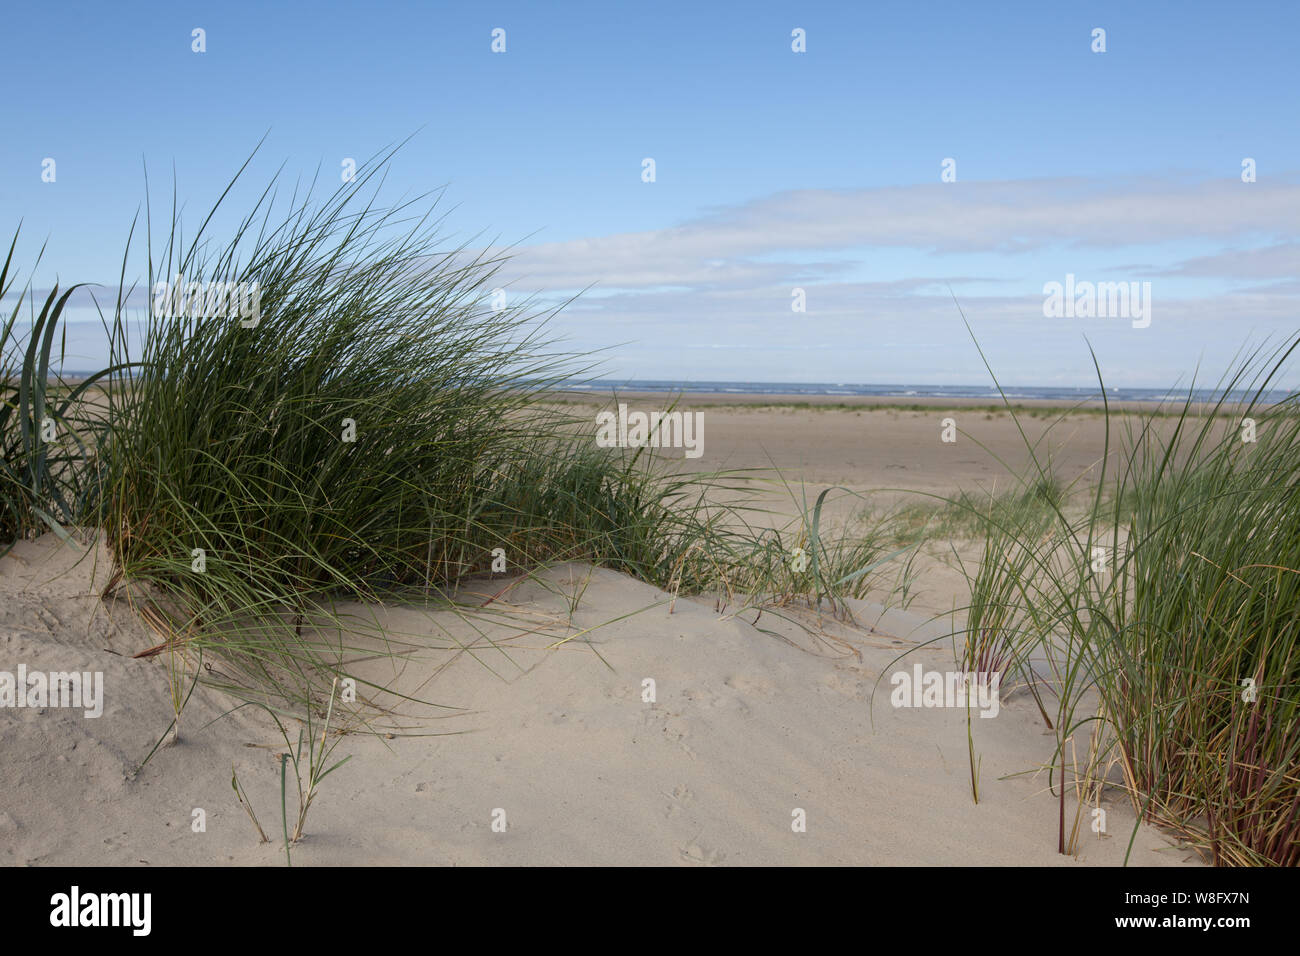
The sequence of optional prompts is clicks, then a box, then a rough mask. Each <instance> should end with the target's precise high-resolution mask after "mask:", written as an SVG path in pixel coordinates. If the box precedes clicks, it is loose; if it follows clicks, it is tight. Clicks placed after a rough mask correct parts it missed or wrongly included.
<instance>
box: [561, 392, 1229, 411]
mask: <svg viewBox="0 0 1300 956" xmlns="http://www.w3.org/2000/svg"><path fill="white" fill-rule="evenodd" d="M547 394H548V396H549V397H550V399H551V400H552V401H555V402H559V403H563V404H570V405H605V404H607V403H608V402H611V401H613V399H614V397H615V396H616V395H617V397H618V399H619V400H620V401H627V402H639V403H642V404H654V403H658V404H660V405H662V404H664V400H665V399H672V398H678V405H679V406H682V407H686V406H700V405H704V406H712V407H726V406H735V407H751V408H763V407H766V408H810V409H816V410H819V411H833V410H835V409H862V408H888V409H894V410H897V411H933V410H935V409H945V408H952V409H966V410H973V411H989V412H993V411H1000V412H1005V411H1007V410H1008V408H1010V409H1015V410H1019V409H1058V410H1061V411H1071V410H1073V411H1078V412H1082V413H1096V414H1100V413H1102V412H1104V411H1105V410H1106V408H1107V407H1109V408H1110V410H1111V411H1118V412H1146V413H1148V414H1149V413H1152V412H1156V413H1162V412H1167V413H1174V412H1181V410H1182V407H1183V403H1182V401H1172V400H1170V401H1166V402H1164V403H1161V402H1158V401H1155V400H1132V399H1130V400H1127V401H1125V400H1111V401H1109V402H1108V403H1107V402H1103V401H1102V400H1101V399H1088V400H1080V399H1075V400H1069V399H1064V398H1014V399H1008V400H1007V402H1006V403H1003V402H1002V401H1000V400H998V399H997V398H992V399H989V398H976V397H961V396H951V397H945V396H929V395H807V394H777V393H757V392H754V393H736V392H680V393H675V392H670V391H658V390H656V391H637V390H632V389H628V390H623V389H619V390H618V391H614V390H613V389H595V388H592V389H584V390H582V391H578V390H569V389H564V390H556V391H552V392H549V393H547ZM1162 404H1163V408H1162ZM1213 404H1214V403H1212V402H1193V403H1192V405H1191V409H1190V411H1191V413H1192V414H1195V415H1203V414H1206V413H1208V412H1209V411H1210V410H1211V408H1212V407H1213ZM1244 404H1245V403H1242V402H1233V403H1225V404H1224V405H1223V407H1222V409H1221V411H1222V412H1223V413H1224V414H1231V413H1232V412H1234V411H1236V410H1237V409H1239V408H1241V407H1244Z"/></svg>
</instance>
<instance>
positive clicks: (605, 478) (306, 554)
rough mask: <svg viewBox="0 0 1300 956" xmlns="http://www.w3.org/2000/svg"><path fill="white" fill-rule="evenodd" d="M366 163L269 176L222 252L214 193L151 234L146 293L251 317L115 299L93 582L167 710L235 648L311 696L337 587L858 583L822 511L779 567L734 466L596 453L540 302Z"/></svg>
mask: <svg viewBox="0 0 1300 956" xmlns="http://www.w3.org/2000/svg"><path fill="white" fill-rule="evenodd" d="M383 168H384V162H379V163H375V164H372V165H370V166H368V167H366V168H365V169H363V170H362V171H361V172H360V174H359V175H358V177H357V178H356V180H355V181H354V182H351V183H348V184H345V185H344V186H342V187H341V188H340V189H339V190H337V191H336V192H334V193H333V194H332V195H330V196H329V197H328V198H326V199H324V200H323V201H317V200H315V199H314V198H313V197H312V195H311V194H310V191H309V192H308V194H307V195H306V196H304V197H298V196H297V195H295V198H294V199H293V200H292V201H291V202H290V204H289V206H288V208H287V210H285V211H281V212H278V213H277V212H276V211H275V209H276V206H275V202H274V198H273V195H274V193H273V189H272V188H268V189H267V190H266V192H265V193H264V194H263V196H262V199H261V200H260V201H259V202H258V203H257V205H256V206H255V207H254V209H253V211H252V212H251V213H250V214H249V215H247V216H246V217H244V218H243V219H242V221H241V222H240V224H239V225H238V227H237V228H236V229H235V230H234V233H233V235H232V237H231V238H230V239H229V241H227V242H224V243H222V244H219V245H216V244H213V243H212V242H210V241H209V240H208V238H207V236H206V232H205V230H206V229H207V228H208V227H209V224H210V223H212V222H213V221H215V220H216V218H217V216H218V209H219V207H220V203H218V209H214V210H213V211H212V212H211V213H209V214H208V216H207V218H206V219H205V220H204V222H203V226H202V227H201V228H200V229H199V230H198V232H197V233H196V234H194V235H192V236H191V237H190V238H189V239H188V241H182V238H181V237H182V230H181V225H180V221H179V213H178V212H175V211H174V212H173V213H172V217H171V223H170V228H169V229H168V230H167V231H166V233H165V234H164V236H163V239H162V241H161V244H158V245H153V244H152V243H153V236H152V228H151V229H150V237H149V242H150V243H151V245H150V247H149V248H148V270H147V279H148V286H149V289H150V290H151V291H153V290H155V288H156V284H158V283H166V282H171V281H173V280H174V279H175V277H176V276H178V275H179V276H181V277H183V281H184V282H185V283H196V284H198V285H199V286H205V287H206V286H211V285H212V284H215V283H219V284H220V286H221V287H222V288H231V289H240V290H243V292H244V298H245V301H246V303H247V304H248V305H250V306H251V305H252V304H253V303H256V305H257V308H255V309H246V310H244V311H239V310H236V309H234V308H233V307H229V308H226V309H225V310H224V311H222V310H220V309H219V310H217V313H216V314H210V312H209V311H207V310H191V309H187V308H184V307H182V308H179V309H178V308H175V307H172V308H168V309H166V310H164V311H163V313H162V314H156V313H155V312H154V311H152V310H151V311H150V312H149V314H148V315H147V316H146V317H145V318H144V320H143V329H142V335H140V336H139V338H140V339H141V340H142V341H143V346H142V347H141V349H140V351H139V354H131V352H130V349H129V348H128V347H127V343H129V342H131V341H132V340H133V339H134V338H136V336H133V335H131V334H129V331H128V330H129V329H130V327H131V324H132V322H134V321H137V320H136V319H134V318H133V317H132V315H131V314H129V313H128V311H127V309H126V307H125V304H124V303H125V301H126V296H127V290H123V292H122V294H121V295H120V296H119V299H118V302H117V305H116V309H115V311H114V314H113V317H112V320H111V325H110V327H111V328H112V330H113V332H114V334H113V343H114V344H113V349H114V364H115V371H114V373H113V374H112V376H111V381H110V383H109V385H108V387H107V388H106V389H105V393H104V398H103V402H104V405H105V408H106V413H105V415H106V421H107V427H108V432H107V434H106V435H105V436H102V437H101V440H100V443H99V444H100V445H101V446H102V447H100V449H99V455H98V458H97V471H96V484H97V487H99V488H102V499H101V500H100V501H99V505H98V507H97V509H96V510H95V512H94V514H93V519H94V522H95V523H97V524H98V525H100V526H101V527H102V528H103V530H104V532H105V536H106V539H107V543H108V547H109V550H110V552H111V555H112V559H113V562H114V564H115V568H116V573H115V575H114V580H113V582H112V584H110V587H109V590H110V591H112V590H114V589H115V588H117V586H118V585H119V584H126V585H127V588H126V592H125V593H126V594H127V596H128V597H129V599H130V600H131V601H133V602H135V603H136V605H137V607H138V608H139V610H140V612H141V613H142V614H143V616H144V618H145V620H146V621H147V622H148V623H149V624H151V625H152V626H153V627H154V628H155V629H156V630H157V631H158V633H159V635H160V638H161V643H160V644H159V645H158V647H156V648H154V649H152V653H157V654H165V655H166V660H167V662H168V664H169V674H170V675H171V679H172V689H173V704H174V706H175V708H176V711H177V716H178V722H177V724H176V725H174V727H175V728H178V727H179V714H180V711H181V709H182V707H183V704H184V700H185V698H186V696H187V693H188V692H187V691H186V686H187V684H188V685H190V686H192V682H191V681H190V675H191V674H195V673H197V666H196V664H195V662H194V659H193V658H192V657H191V652H193V651H201V650H204V649H209V648H211V649H216V650H218V651H220V652H221V653H223V654H224V655H226V656H227V657H231V656H233V657H235V658H237V659H238V661H239V665H240V666H239V668H238V671H239V673H240V675H241V676H240V679H239V681H240V683H238V686H242V687H243V688H244V689H245V690H248V691H251V692H252V694H253V699H257V696H256V695H257V694H259V693H263V692H266V691H267V690H268V689H269V690H272V691H274V692H276V693H277V694H280V695H281V696H284V695H286V694H288V695H289V696H292V697H295V698H296V699H297V700H298V701H299V702H300V703H302V704H309V703H310V702H311V701H317V702H319V701H321V700H323V699H324V691H325V689H326V688H328V687H329V686H331V683H332V681H333V679H334V678H335V677H342V676H344V673H343V669H342V668H343V662H344V661H345V660H346V659H347V657H348V651H349V649H348V648H344V647H336V648H322V646H321V642H320V641H318V640H316V639H315V636H317V635H319V633H320V632H321V631H322V629H324V630H325V631H330V632H334V633H339V634H341V633H342V632H343V630H344V627H345V625H344V624H343V622H342V621H341V620H340V618H339V615H338V608H339V607H340V605H341V604H342V603H344V602H349V601H351V602H363V603H364V602H374V601H380V600H390V599H394V598H396V599H418V600H420V601H423V602H427V601H429V600H431V599H436V600H439V601H442V602H444V606H446V605H449V604H450V603H451V602H454V601H455V600H456V595H457V593H458V589H459V588H460V587H461V585H462V584H463V582H465V581H466V579H468V578H472V577H473V576H476V575H481V574H486V573H488V572H489V570H490V568H491V566H492V563H493V559H494V552H498V550H499V551H500V552H504V556H505V558H506V560H507V562H508V568H509V569H510V570H512V571H517V570H524V571H529V570H532V569H535V568H537V567H538V566H539V565H543V564H546V563H549V562H557V561H565V560H584V561H589V562H592V563H595V564H598V565H601V566H604V567H608V568H612V569H615V570H619V571H623V572H625V573H628V574H631V575H634V576H636V577H638V578H640V579H642V580H645V581H648V582H651V583H653V584H656V585H658V586H660V587H662V588H664V589H666V590H670V591H672V593H674V594H678V593H684V594H692V593H702V592H706V591H723V592H726V593H727V594H729V595H730V594H734V593H735V592H737V591H743V592H746V593H749V592H751V591H754V590H758V591H763V592H764V593H767V594H769V595H770V594H771V593H772V592H778V593H779V594H780V595H781V596H782V597H783V599H784V600H787V601H791V600H794V599H796V598H797V597H799V596H800V595H806V596H807V597H808V598H809V599H810V602H811V603H814V604H820V603H822V602H825V601H827V600H829V601H832V602H835V601H838V600H840V599H841V598H842V597H843V596H844V595H845V594H855V593H858V592H859V591H861V590H862V589H863V588H864V587H865V586H866V583H867V580H868V574H869V569H866V568H865V565H866V564H868V563H870V562H871V561H873V560H875V559H877V558H878V557H879V549H878V548H877V547H876V546H875V545H874V544H872V543H862V542H859V543H852V542H849V541H848V540H847V539H844V538H842V537H841V538H838V539H837V538H836V537H835V536H834V535H826V536H825V540H822V538H821V537H819V535H818V528H819V516H814V519H813V521H812V523H811V525H810V527H811V528H812V532H813V536H812V539H811V540H808V535H807V534H806V533H804V532H800V531H796V532H794V533H795V534H796V535H798V534H801V533H802V539H803V540H804V542H805V544H806V545H807V546H808V547H809V548H810V550H811V553H812V555H813V558H812V563H813V568H812V573H811V574H804V575H802V576H801V577H799V576H795V577H791V575H790V572H789V571H788V570H782V569H783V568H788V564H787V563H786V557H785V552H786V550H787V549H788V548H789V547H793V543H792V542H789V541H785V540H784V539H783V538H782V537H781V536H780V535H777V536H776V537H775V538H774V537H773V536H772V535H771V534H768V533H766V532H764V533H758V532H754V531H753V530H752V529H750V528H749V527H748V525H747V524H746V523H745V521H744V516H743V512H744V508H745V506H744V505H743V504H740V505H737V504H730V505H719V504H716V501H717V500H718V499H719V498H728V497H730V498H735V496H736V495H737V494H738V493H739V492H741V491H742V490H743V486H744V480H743V478H742V476H739V475H735V474H716V475H691V476H683V475H678V474H675V473H673V472H672V471H671V470H670V469H669V468H668V467H667V466H666V464H665V462H664V461H663V460H661V459H656V458H655V457H653V456H652V455H651V454H649V453H643V452H642V451H630V450H619V449H602V448H598V447H596V446H595V444H594V440H593V438H594V436H593V435H592V423H591V421H590V420H589V419H586V418H575V417H574V416H572V415H571V414H569V413H568V412H566V411H564V410H563V409H561V408H558V407H556V406H555V405H554V404H553V403H550V402H547V401H546V389H547V388H548V387H554V385H555V384H557V383H558V382H560V381H564V380H570V379H572V378H573V376H574V375H575V372H580V371H581V370H575V368H574V359H573V357H572V356H569V355H566V354H564V353H561V352H558V351H555V350H554V347H553V345H552V343H551V342H550V341H548V340H547V339H546V338H545V337H544V336H545V322H546V319H547V317H548V316H546V315H544V314H538V313H535V312H532V311H530V305H529V303H528V302H524V303H522V304H520V305H516V306H511V307H509V308H505V309H494V308H492V306H491V299H492V293H493V291H494V289H493V285H494V281H495V276H496V274H497V272H498V270H499V268H500V266H501V264H502V263H503V262H504V258H502V257H493V256H491V255H490V254H487V253H479V254H471V253H470V252H469V251H468V250H467V248H466V247H465V246H461V247H456V248H450V249H449V248H447V244H446V243H445V242H444V241H443V240H442V239H441V238H440V236H439V234H438V231H437V227H438V220H436V219H435V218H434V217H433V210H432V208H429V209H424V208H422V207H420V206H418V205H416V203H415V201H412V202H408V203H403V204H402V205H400V206H398V207H396V208H383V207H380V206H379V205H378V204H377V202H376V200H375V199H374V197H373V196H372V195H370V193H369V191H370V187H371V185H372V184H374V183H377V182H378V180H377V179H376V176H377V175H378V174H379V173H380V172H381V171H382V169H383ZM241 173H242V170H241ZM238 178H239V177H238V176H236V180H238ZM233 185H234V184H233V183H232V187H233ZM230 188H231V187H228V189H227V192H229V191H230ZM223 198H224V195H223ZM130 255H131V250H130V244H129V243H128V251H127V257H126V258H127V259H129V257H130ZM126 273H127V266H126V262H125V261H124V265H123V274H124V275H125V274H126ZM254 289H255V290H256V292H255V294H254V293H253V292H252V290H254ZM160 298H165V297H160ZM254 312H255V313H256V314H253V313H254ZM819 511H820V504H819V506H818V512H819ZM837 606H838V605H837ZM346 626H347V627H352V628H355V623H354V622H350V623H349V624H348V625H346ZM336 643H337V642H336ZM226 672H227V674H229V673H230V669H227V671H226ZM294 688H296V690H291V689H294Z"/></svg>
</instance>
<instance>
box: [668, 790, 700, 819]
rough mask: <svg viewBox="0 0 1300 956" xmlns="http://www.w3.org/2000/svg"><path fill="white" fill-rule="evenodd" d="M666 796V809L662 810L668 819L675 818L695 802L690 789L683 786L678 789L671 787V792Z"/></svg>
mask: <svg viewBox="0 0 1300 956" xmlns="http://www.w3.org/2000/svg"><path fill="white" fill-rule="evenodd" d="M666 796H667V797H668V807H667V809H665V810H664V816H665V817H667V818H668V819H672V818H673V817H675V816H677V814H679V813H681V812H682V811H683V810H685V809H686V808H687V807H689V806H690V805H691V804H692V803H694V802H695V794H693V793H692V792H691V788H690V787H688V786H686V785H685V784H683V785H682V786H679V787H673V792H672V793H670V794H666Z"/></svg>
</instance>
